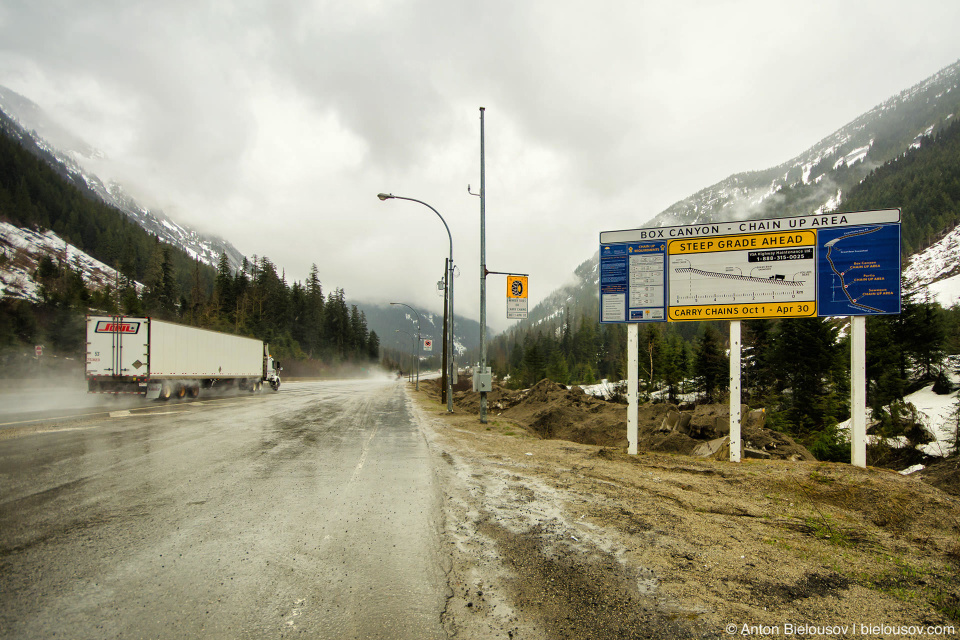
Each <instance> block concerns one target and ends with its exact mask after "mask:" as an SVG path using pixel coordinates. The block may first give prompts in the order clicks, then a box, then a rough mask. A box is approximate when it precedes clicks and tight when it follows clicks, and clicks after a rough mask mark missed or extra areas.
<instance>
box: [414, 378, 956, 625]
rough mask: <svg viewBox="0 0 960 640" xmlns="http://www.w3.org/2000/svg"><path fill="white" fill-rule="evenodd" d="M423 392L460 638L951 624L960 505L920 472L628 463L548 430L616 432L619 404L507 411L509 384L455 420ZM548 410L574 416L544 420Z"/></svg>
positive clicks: (551, 393)
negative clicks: (582, 420)
mask: <svg viewBox="0 0 960 640" xmlns="http://www.w3.org/2000/svg"><path fill="white" fill-rule="evenodd" d="M428 386H429V385H425V384H424V381H421V389H423V391H421V393H420V394H415V393H413V392H412V386H411V387H410V389H411V397H412V398H413V404H412V406H413V407H414V409H415V410H416V411H418V412H419V414H420V416H421V420H422V423H423V424H424V425H425V435H426V437H427V438H428V441H429V442H430V443H431V446H432V449H433V450H434V451H435V452H436V455H437V456H438V460H439V462H440V464H438V465H437V466H438V468H439V469H440V472H439V473H440V476H441V483H442V487H443V490H444V494H445V510H446V523H445V536H446V541H447V544H448V547H449V549H450V556H451V561H450V569H449V581H450V585H451V597H450V599H449V602H448V606H447V609H446V611H445V613H444V624H445V626H446V628H447V631H448V633H449V634H450V635H451V637H453V638H575V637H576V638H605V639H606V638H610V639H612V638H634V637H636V638H645V637H698V638H700V637H706V638H719V637H727V634H726V633H725V629H726V627H727V625H736V626H737V629H738V630H739V629H740V628H741V626H742V625H743V624H749V625H769V626H779V627H780V628H781V629H784V625H785V624H793V625H800V624H807V625H836V626H843V625H847V626H848V628H849V625H851V624H888V625H889V624H896V625H924V626H929V625H946V626H950V625H952V626H953V627H954V633H956V630H958V629H960V586H958V585H960V577H958V569H960V543H958V541H960V499H958V498H956V497H954V496H952V495H950V494H949V493H946V492H944V491H941V490H939V489H937V488H935V487H933V486H930V485H928V484H926V483H924V482H922V481H920V480H919V479H917V478H914V477H909V476H901V475H899V474H897V473H893V472H890V471H886V470H881V469H875V468H867V469H859V468H856V467H852V466H850V465H840V464H831V463H819V462H815V461H810V460H802V459H801V460H792V461H791V460H788V459H767V460H752V459H751V460H745V461H744V462H742V463H739V464H733V463H730V462H726V461H721V460H714V459H704V458H694V457H690V456H687V455H680V454H679V453H667V452H647V453H643V454H641V455H638V456H629V455H627V454H626V453H625V446H626V441H625V436H624V438H623V439H620V438H619V436H616V435H615V434H613V433H612V432H611V433H609V434H608V435H607V436H605V437H609V438H612V440H605V441H601V443H599V444H581V443H575V442H570V441H565V440H560V439H556V438H557V437H558V434H559V435H565V434H567V433H574V434H575V433H578V432H580V433H585V434H587V435H588V436H589V437H597V438H600V435H599V434H600V433H601V431H603V429H601V427H602V426H603V425H604V424H608V425H615V426H616V428H617V429H620V428H621V426H620V425H619V422H620V421H621V420H623V418H622V416H623V415H625V412H626V409H625V407H624V406H623V405H619V406H615V407H613V408H612V409H608V408H605V407H602V406H601V405H598V404H597V403H600V402H603V401H601V400H596V399H591V398H585V397H579V396H577V395H576V394H574V395H573V396H570V395H567V394H568V392H570V391H571V390H569V389H561V390H558V389H552V390H551V389H549V388H541V389H539V390H537V391H536V393H537V394H542V395H543V398H544V401H543V402H541V403H540V404H541V405H542V406H541V407H539V408H537V409H536V410H534V409H531V408H530V407H526V408H523V407H520V408H519V409H518V410H516V411H513V412H511V409H516V408H517V407H519V405H520V403H519V402H517V403H514V402H515V400H516V397H515V396H512V395H511V394H513V393H515V392H501V393H500V394H499V395H495V394H491V410H490V418H489V422H488V424H481V423H480V422H479V419H478V415H477V413H476V409H475V408H472V407H470V401H469V399H468V398H458V401H462V402H463V404H464V405H465V406H464V407H461V406H460V405H459V404H458V406H457V408H456V410H455V411H454V413H453V414H447V412H446V411H445V407H443V406H441V405H440V404H439V403H438V396H437V395H436V394H434V393H433V392H432V391H431V390H429V388H428ZM533 393H534V390H531V392H530V395H532V394H533ZM560 395H563V397H564V398H566V400H563V401H562V402H561V398H559V396H560ZM494 398H496V400H494ZM494 401H497V402H500V408H499V409H497V410H496V411H495V410H494V409H493V407H494V404H493V403H494ZM578 403H579V404H578ZM558 405H565V406H558ZM598 407H599V408H598ZM618 412H619V413H620V415H621V418H620V419H619V420H617V419H616V418H615V414H616V413H618ZM558 414H565V415H567V420H569V422H571V423H573V424H567V423H566V422H564V423H562V424H561V421H559V420H554V421H553V422H551V421H550V418H549V416H551V415H552V416H557V415H558ZM580 415H584V416H589V417H588V418H587V424H586V425H580V424H578V423H576V420H577V419H579V418H575V416H580ZM591 420H592V421H591ZM528 421H529V425H528V424H527V422H528ZM661 421H662V418H661ZM535 422H539V425H538V426H533V423H535ZM648 423H649V424H651V425H653V424H657V415H651V416H649V417H648ZM547 425H550V427H549V428H550V429H551V431H550V432H549V433H551V434H553V436H552V437H553V439H545V438H544V437H543V433H546V431H545V429H546V428H547ZM641 428H642V427H641ZM625 429H626V427H625V424H624V425H622V431H623V432H625ZM677 435H683V434H677ZM687 437H690V436H687ZM771 437H774V436H771ZM691 439H693V440H696V438H691ZM754 444H757V443H756V442H755V443H754ZM761 446H762V445H761ZM779 446H780V445H778V448H779ZM675 447H676V449H678V450H679V449H681V448H682V447H681V446H679V445H675ZM791 455H793V454H791ZM848 635H849V636H850V637H853V635H852V634H848ZM775 637H777V636H775ZM779 637H787V635H786V634H784V633H781V634H780V636H779ZM795 637H797V636H795ZM806 637H814V636H810V635H808V636H806ZM899 637H910V636H909V635H906V636H904V635H901V636H899ZM917 637H921V636H919V635H918V636H917ZM923 637H926V636H923Z"/></svg>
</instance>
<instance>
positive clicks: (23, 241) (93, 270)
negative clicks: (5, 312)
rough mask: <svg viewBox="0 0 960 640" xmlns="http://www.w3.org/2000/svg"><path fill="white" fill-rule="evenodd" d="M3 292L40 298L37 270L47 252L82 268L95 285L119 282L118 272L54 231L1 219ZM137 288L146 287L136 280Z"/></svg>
mask: <svg viewBox="0 0 960 640" xmlns="http://www.w3.org/2000/svg"><path fill="white" fill-rule="evenodd" d="M0 252H2V254H3V259H2V260H0V296H10V297H13V298H23V299H25V300H32V301H34V302H36V301H39V300H40V291H39V285H38V284H37V282H36V280H34V277H33V274H34V273H35V272H36V270H37V265H38V264H39V263H40V260H41V259H42V258H43V256H45V255H46V256H50V257H51V258H53V260H54V262H55V263H59V262H61V261H64V260H65V261H66V262H67V263H68V264H69V265H70V266H71V267H72V268H74V269H76V270H79V271H80V273H81V274H82V275H83V281H84V282H85V283H87V286H88V287H90V288H92V289H102V288H104V287H106V286H107V285H111V286H116V283H117V280H118V278H117V272H116V271H115V270H114V269H113V268H112V267H110V266H108V265H106V264H104V263H102V262H100V261H99V260H97V259H96V258H94V257H92V256H90V255H89V254H87V253H84V252H83V251H81V250H80V249H77V248H76V247H74V246H73V245H71V244H69V243H67V242H65V241H64V240H63V239H62V238H61V237H60V236H58V235H57V234H55V233H54V232H53V231H44V232H43V233H40V232H38V231H32V230H30V229H23V228H21V227H17V226H15V225H12V224H10V223H8V222H0ZM136 286H137V289H138V290H139V289H141V288H142V287H143V285H142V284H140V283H136Z"/></svg>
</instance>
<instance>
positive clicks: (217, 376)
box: [86, 316, 282, 400]
mask: <svg viewBox="0 0 960 640" xmlns="http://www.w3.org/2000/svg"><path fill="white" fill-rule="evenodd" d="M281 370H282V367H281V366H280V362H279V361H276V360H274V359H273V357H272V356H271V355H270V349H269V346H268V345H267V344H266V343H264V342H261V341H260V340H255V339H253V338H244V337H242V336H235V335H231V334H228V333H221V332H219V331H210V330H207V329H198V328H197V327H188V326H186V325H182V324H176V323H173V322H166V321H164V320H156V319H154V318H135V317H130V316H87V364H86V375H87V391H88V392H89V393H113V394H136V395H142V396H145V397H146V398H147V399H148V400H155V399H160V400H169V399H170V398H172V397H177V398H183V397H186V396H189V397H191V398H196V397H197V396H199V395H200V390H201V389H209V388H211V387H221V386H227V385H234V386H237V387H239V388H240V389H245V390H249V391H251V392H259V391H260V389H261V388H262V386H263V384H264V383H266V384H269V385H270V387H271V388H272V389H273V390H274V391H276V390H278V389H279V388H280V371H281Z"/></svg>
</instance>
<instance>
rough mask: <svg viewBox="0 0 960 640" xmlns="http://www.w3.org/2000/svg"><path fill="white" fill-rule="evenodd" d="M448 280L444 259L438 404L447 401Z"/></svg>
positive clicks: (448, 260) (448, 271) (448, 265)
mask: <svg viewBox="0 0 960 640" xmlns="http://www.w3.org/2000/svg"><path fill="white" fill-rule="evenodd" d="M449 279H450V259H449V258H445V259H444V262H443V358H442V360H443V364H442V365H441V366H442V367H443V373H441V374H440V386H441V387H442V389H441V391H440V404H443V403H444V402H446V401H447V375H448V371H447V356H448V354H449V353H450V352H449V351H448V348H447V340H448V338H449V336H450V332H449V331H447V326H448V325H447V320H448V319H447V308H448V304H447V303H448V302H449V296H448V295H447V292H448V291H449V289H447V287H449V286H450V282H449Z"/></svg>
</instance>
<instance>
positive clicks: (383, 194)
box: [377, 193, 393, 200]
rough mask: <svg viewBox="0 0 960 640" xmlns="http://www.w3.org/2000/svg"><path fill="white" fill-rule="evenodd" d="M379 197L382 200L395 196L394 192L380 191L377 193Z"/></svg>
mask: <svg viewBox="0 0 960 640" xmlns="http://www.w3.org/2000/svg"><path fill="white" fill-rule="evenodd" d="M377 197H378V198H380V200H389V199H390V198H392V197H393V194H392V193H378V194H377Z"/></svg>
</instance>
